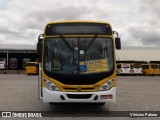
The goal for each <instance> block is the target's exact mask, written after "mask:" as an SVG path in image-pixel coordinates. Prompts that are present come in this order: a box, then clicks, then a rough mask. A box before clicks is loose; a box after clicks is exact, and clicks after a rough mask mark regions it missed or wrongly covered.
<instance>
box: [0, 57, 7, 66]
mask: <svg viewBox="0 0 160 120" xmlns="http://www.w3.org/2000/svg"><path fill="white" fill-rule="evenodd" d="M5 68H6V59H5V58H0V69H5Z"/></svg>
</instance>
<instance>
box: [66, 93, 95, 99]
mask: <svg viewBox="0 0 160 120" xmlns="http://www.w3.org/2000/svg"><path fill="white" fill-rule="evenodd" d="M91 96H92V94H67V97H68V98H70V99H89V98H91Z"/></svg>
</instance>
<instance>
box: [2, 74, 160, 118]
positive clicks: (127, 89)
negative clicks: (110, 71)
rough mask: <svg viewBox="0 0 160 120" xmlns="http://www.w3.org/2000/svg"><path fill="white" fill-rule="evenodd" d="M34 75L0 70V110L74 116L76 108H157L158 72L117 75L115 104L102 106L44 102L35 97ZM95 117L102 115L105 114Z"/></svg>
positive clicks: (159, 105)
mask: <svg viewBox="0 0 160 120" xmlns="http://www.w3.org/2000/svg"><path fill="white" fill-rule="evenodd" d="M37 78H38V76H28V75H25V74H0V111H52V112H53V113H59V114H60V115H61V114H62V116H63V115H64V116H65V114H63V112H65V111H70V112H71V116H69V117H67V119H80V118H79V117H78V118H74V117H76V115H77V113H78V112H79V111H82V115H80V114H81V113H80V114H78V116H79V115H80V116H81V117H83V116H85V115H84V114H83V112H84V111H86V112H87V113H88V114H91V116H92V114H93V112H91V113H90V111H107V112H112V111H160V76H154V77H152V76H118V77H117V101H116V103H115V104H111V103H110V104H106V105H105V106H103V107H102V106H98V105H87V104H71V105H68V104H65V105H50V104H48V103H43V102H42V101H40V100H38V84H37ZM76 111H77V112H76ZM72 113H73V114H72ZM75 113H76V114H75ZM95 114H96V113H95ZM97 116H98V115H97ZM0 119H1V118H0ZM47 119H50V118H47ZM57 119H61V118H60V117H58V118H57ZM62 119H66V118H64V117H63V118H62ZM83 119H87V120H88V119H96V118H91V117H89V118H83ZM98 119H104V116H102V117H98ZM109 119H113V118H109ZM117 119H122V120H123V119H128V118H117ZM131 119H135V118H131ZM136 119H139V118H136ZM142 119H143V118H142ZM145 119H146V118H144V120H145ZM148 119H149V120H150V119H151V118H148ZM152 119H156V118H152Z"/></svg>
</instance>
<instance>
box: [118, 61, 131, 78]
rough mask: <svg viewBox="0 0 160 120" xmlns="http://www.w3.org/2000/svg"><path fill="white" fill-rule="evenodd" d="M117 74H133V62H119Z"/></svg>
mask: <svg viewBox="0 0 160 120" xmlns="http://www.w3.org/2000/svg"><path fill="white" fill-rule="evenodd" d="M117 75H131V64H129V63H117Z"/></svg>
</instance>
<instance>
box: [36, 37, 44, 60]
mask: <svg viewBox="0 0 160 120" xmlns="http://www.w3.org/2000/svg"><path fill="white" fill-rule="evenodd" d="M43 38H44V37H43V34H40V35H39V37H38V43H37V55H38V61H39V62H42V49H43V48H42V43H43Z"/></svg>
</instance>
